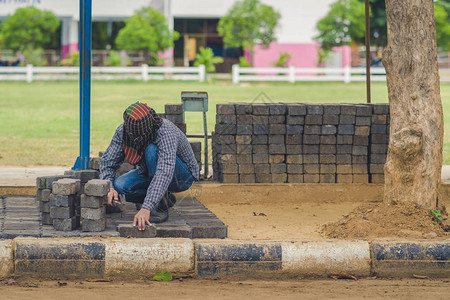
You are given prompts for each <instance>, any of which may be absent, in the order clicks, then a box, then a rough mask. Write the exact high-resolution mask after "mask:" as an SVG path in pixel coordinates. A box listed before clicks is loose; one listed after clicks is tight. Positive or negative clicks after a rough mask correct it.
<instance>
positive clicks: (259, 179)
mask: <svg viewBox="0 0 450 300" xmlns="http://www.w3.org/2000/svg"><path fill="white" fill-rule="evenodd" d="M255 182H256V183H271V182H272V175H271V174H261V173H256V174H255Z"/></svg>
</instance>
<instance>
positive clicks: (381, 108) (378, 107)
mask: <svg viewBox="0 0 450 300" xmlns="http://www.w3.org/2000/svg"><path fill="white" fill-rule="evenodd" d="M372 106H373V114H374V115H387V114H388V113H389V104H387V103H386V104H385V103H383V104H372Z"/></svg>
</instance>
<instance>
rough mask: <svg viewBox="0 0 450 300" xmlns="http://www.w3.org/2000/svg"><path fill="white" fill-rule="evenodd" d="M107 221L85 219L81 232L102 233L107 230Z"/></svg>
mask: <svg viewBox="0 0 450 300" xmlns="http://www.w3.org/2000/svg"><path fill="white" fill-rule="evenodd" d="M105 227H106V219H100V220H88V219H85V220H83V221H82V222H81V230H82V231H86V232H100V231H103V230H105Z"/></svg>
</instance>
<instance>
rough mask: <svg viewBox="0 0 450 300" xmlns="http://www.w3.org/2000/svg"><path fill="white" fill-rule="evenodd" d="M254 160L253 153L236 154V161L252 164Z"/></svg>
mask: <svg viewBox="0 0 450 300" xmlns="http://www.w3.org/2000/svg"><path fill="white" fill-rule="evenodd" d="M252 161H253V155H252V154H239V155H237V156H236V162H237V163H238V164H251V163H252Z"/></svg>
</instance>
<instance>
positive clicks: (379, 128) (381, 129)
mask: <svg viewBox="0 0 450 300" xmlns="http://www.w3.org/2000/svg"><path fill="white" fill-rule="evenodd" d="M370 129H371V133H378V134H380V133H387V126H386V125H377V124H374V125H372V126H371V128H370Z"/></svg>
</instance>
